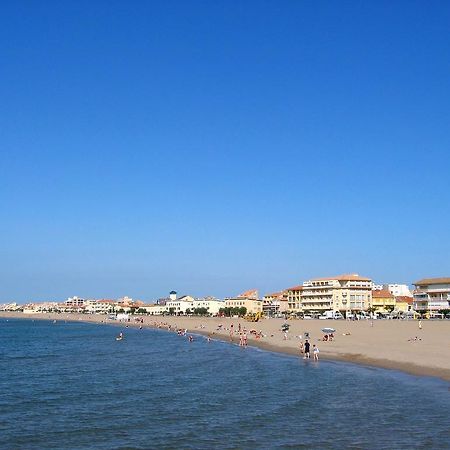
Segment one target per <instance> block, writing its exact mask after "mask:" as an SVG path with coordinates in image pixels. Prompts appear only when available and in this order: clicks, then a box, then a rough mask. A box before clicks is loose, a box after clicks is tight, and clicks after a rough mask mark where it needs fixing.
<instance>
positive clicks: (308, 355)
mask: <svg viewBox="0 0 450 450" xmlns="http://www.w3.org/2000/svg"><path fill="white" fill-rule="evenodd" d="M310 347H311V345H310V343H309V341H308V340H306V341H305V356H304V357H303V359H309V357H310V354H309V348H310Z"/></svg>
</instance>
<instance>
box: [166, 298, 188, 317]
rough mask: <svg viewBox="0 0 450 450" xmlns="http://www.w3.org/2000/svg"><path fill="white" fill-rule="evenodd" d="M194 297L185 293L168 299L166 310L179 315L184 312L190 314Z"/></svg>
mask: <svg viewBox="0 0 450 450" xmlns="http://www.w3.org/2000/svg"><path fill="white" fill-rule="evenodd" d="M193 304H194V298H193V297H191V296H190V295H184V296H182V297H180V298H176V299H174V300H168V301H167V302H166V305H165V306H166V310H167V312H168V313H169V314H175V315H177V316H179V315H182V314H189V313H191V312H192V310H193Z"/></svg>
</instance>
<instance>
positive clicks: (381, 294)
mask: <svg viewBox="0 0 450 450" xmlns="http://www.w3.org/2000/svg"><path fill="white" fill-rule="evenodd" d="M392 297H394V296H393V295H392V294H391V293H390V292H389V291H388V290H387V289H381V290H376V291H372V298H392Z"/></svg>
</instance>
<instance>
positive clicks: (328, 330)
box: [322, 328, 336, 333]
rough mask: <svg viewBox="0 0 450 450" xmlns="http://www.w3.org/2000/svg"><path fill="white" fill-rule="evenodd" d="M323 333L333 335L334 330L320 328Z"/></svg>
mask: <svg viewBox="0 0 450 450" xmlns="http://www.w3.org/2000/svg"><path fill="white" fill-rule="evenodd" d="M322 331H323V332H324V333H335V332H336V330H335V329H334V328H322Z"/></svg>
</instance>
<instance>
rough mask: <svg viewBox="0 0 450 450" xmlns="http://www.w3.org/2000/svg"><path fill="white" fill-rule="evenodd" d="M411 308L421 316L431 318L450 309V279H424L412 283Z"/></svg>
mask: <svg viewBox="0 0 450 450" xmlns="http://www.w3.org/2000/svg"><path fill="white" fill-rule="evenodd" d="M414 286H415V287H416V289H415V290H414V294H413V295H414V297H413V298H414V300H413V308H414V310H415V311H417V312H418V313H421V314H429V315H430V316H433V315H434V314H436V313H437V312H439V311H440V310H445V309H449V308H450V277H449V278H425V279H423V280H419V281H416V282H415V283H414Z"/></svg>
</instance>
